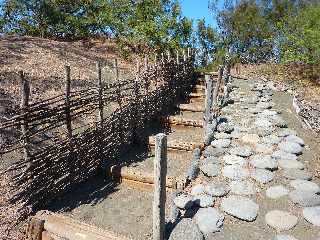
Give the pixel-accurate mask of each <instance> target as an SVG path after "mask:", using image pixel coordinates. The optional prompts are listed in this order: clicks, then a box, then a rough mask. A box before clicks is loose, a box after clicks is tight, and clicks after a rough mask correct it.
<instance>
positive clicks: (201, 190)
mask: <svg viewBox="0 0 320 240" xmlns="http://www.w3.org/2000/svg"><path fill="white" fill-rule="evenodd" d="M204 191H205V187H204V185H202V184H198V185H195V186H194V187H193V188H192V190H191V195H193V196H196V195H200V194H204Z"/></svg>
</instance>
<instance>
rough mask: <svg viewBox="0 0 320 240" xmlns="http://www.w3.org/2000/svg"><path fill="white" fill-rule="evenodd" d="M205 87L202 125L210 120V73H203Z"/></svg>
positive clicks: (211, 85) (211, 87) (211, 86)
mask: <svg viewBox="0 0 320 240" xmlns="http://www.w3.org/2000/svg"><path fill="white" fill-rule="evenodd" d="M205 80H206V89H205V115H204V127H205V126H206V125H207V124H208V123H209V122H210V117H211V108H212V100H213V99H212V89H213V84H212V78H211V76H210V75H208V74H206V75H205Z"/></svg>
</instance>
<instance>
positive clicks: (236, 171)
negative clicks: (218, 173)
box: [222, 165, 249, 180]
mask: <svg viewBox="0 0 320 240" xmlns="http://www.w3.org/2000/svg"><path fill="white" fill-rule="evenodd" d="M222 174H223V176H224V177H227V178H229V179H232V180H241V179H244V178H246V177H248V176H249V171H248V169H246V168H243V167H242V166H240V165H227V166H225V167H224V168H223V169H222Z"/></svg>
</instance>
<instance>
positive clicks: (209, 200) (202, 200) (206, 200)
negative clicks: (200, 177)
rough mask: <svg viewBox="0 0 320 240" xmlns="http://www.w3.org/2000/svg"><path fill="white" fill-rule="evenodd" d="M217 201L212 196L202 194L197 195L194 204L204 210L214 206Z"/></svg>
mask: <svg viewBox="0 0 320 240" xmlns="http://www.w3.org/2000/svg"><path fill="white" fill-rule="evenodd" d="M215 200H216V199H215V198H214V197H212V196H210V195H207V194H201V195H196V196H194V198H193V202H194V203H195V204H196V205H197V206H199V207H202V208H206V207H210V206H212V205H213V204H214V201H215Z"/></svg>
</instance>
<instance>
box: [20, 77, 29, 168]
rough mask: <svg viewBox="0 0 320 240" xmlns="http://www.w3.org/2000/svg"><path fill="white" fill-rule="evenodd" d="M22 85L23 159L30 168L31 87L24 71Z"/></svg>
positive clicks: (21, 79)
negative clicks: (29, 119)
mask: <svg viewBox="0 0 320 240" xmlns="http://www.w3.org/2000/svg"><path fill="white" fill-rule="evenodd" d="M19 76H20V85H21V89H20V91H21V103H20V108H21V114H23V120H22V123H21V131H22V138H23V158H24V160H25V161H26V162H28V168H29V167H31V163H30V162H29V160H30V150H29V136H28V134H29V127H28V116H27V114H28V108H29V98H30V86H29V82H28V81H27V80H26V79H25V77H24V74H23V71H19Z"/></svg>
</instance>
